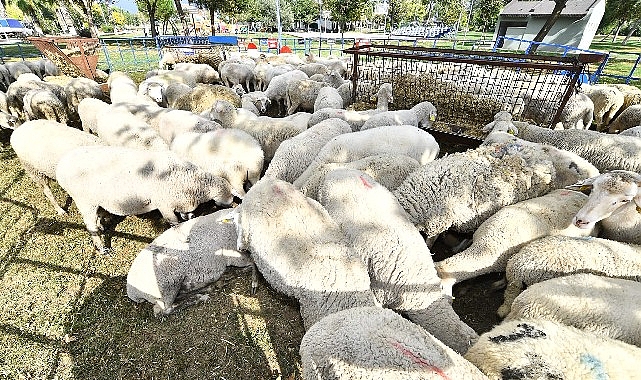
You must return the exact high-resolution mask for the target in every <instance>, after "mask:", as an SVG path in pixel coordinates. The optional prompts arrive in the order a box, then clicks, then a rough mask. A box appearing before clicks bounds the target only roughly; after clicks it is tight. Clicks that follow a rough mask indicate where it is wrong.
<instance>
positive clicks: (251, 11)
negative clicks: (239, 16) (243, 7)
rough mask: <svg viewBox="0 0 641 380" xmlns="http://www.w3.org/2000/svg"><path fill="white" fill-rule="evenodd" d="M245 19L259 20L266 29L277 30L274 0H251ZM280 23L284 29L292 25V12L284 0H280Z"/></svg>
mask: <svg viewBox="0 0 641 380" xmlns="http://www.w3.org/2000/svg"><path fill="white" fill-rule="evenodd" d="M246 21H250V22H260V23H262V25H263V27H264V28H265V29H266V30H272V31H275V30H277V28H278V23H277V21H276V0H253V1H252V2H251V3H250V4H249V7H248V11H247V19H246ZM280 23H281V25H282V27H283V29H284V30H287V29H290V28H292V27H293V25H294V13H293V12H292V8H291V7H290V5H289V3H288V2H287V1H284V0H281V1H280Z"/></svg>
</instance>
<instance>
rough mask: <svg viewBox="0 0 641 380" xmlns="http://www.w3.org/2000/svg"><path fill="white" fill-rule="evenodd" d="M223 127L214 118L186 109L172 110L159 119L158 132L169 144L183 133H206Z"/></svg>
mask: <svg viewBox="0 0 641 380" xmlns="http://www.w3.org/2000/svg"><path fill="white" fill-rule="evenodd" d="M221 128H222V126H221V125H220V124H218V123H217V122H215V121H213V120H210V119H208V118H206V117H204V116H200V115H196V114H195V113H193V112H190V111H184V110H170V111H169V112H165V113H163V114H162V115H160V117H159V119H158V134H159V135H160V137H161V138H162V139H163V140H165V141H166V142H167V144H171V142H172V141H173V140H174V138H176V136H178V135H180V134H182V133H186V132H199V133H205V132H210V131H215V130H217V129H221Z"/></svg>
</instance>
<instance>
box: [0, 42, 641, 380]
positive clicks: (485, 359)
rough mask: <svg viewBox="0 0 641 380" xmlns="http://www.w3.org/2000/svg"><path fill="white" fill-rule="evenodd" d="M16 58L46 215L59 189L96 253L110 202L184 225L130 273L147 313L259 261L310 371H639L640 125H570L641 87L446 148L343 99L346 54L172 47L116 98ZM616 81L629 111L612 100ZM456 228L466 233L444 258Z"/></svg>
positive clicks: (603, 120)
mask: <svg viewBox="0 0 641 380" xmlns="http://www.w3.org/2000/svg"><path fill="white" fill-rule="evenodd" d="M23 66H24V67H23ZM23 66H20V65H9V64H7V65H4V67H2V68H1V69H0V74H2V80H1V81H0V82H1V83H0V86H1V87H3V90H4V91H3V92H2V93H1V95H2V96H0V124H1V125H2V126H3V127H5V128H11V129H13V132H12V135H11V146H12V147H13V149H14V151H15V153H16V155H17V157H18V158H19V160H20V162H21V164H22V165H23V167H24V170H25V172H26V173H27V174H28V175H29V176H30V177H31V178H32V179H33V180H34V181H35V182H36V183H38V184H39V185H41V186H42V188H43V191H44V194H45V195H46V197H47V198H48V200H49V201H50V202H51V204H52V206H53V207H54V209H55V210H56V211H57V212H58V213H59V214H64V213H65V210H64V209H63V208H62V207H61V206H60V205H59V204H58V202H57V200H56V199H55V198H54V196H53V194H52V193H51V190H50V188H49V181H51V180H55V181H57V182H58V184H59V185H60V186H61V187H62V188H63V189H64V190H65V191H66V192H67V193H68V194H69V195H70V196H71V197H72V199H73V201H74V203H75V204H76V206H77V208H78V210H79V211H80V213H81V215H82V218H83V220H84V223H85V225H86V227H87V230H88V231H89V234H90V236H91V239H92V242H93V244H94V246H95V248H96V249H97V250H99V251H100V252H102V253H105V254H107V253H109V252H110V245H109V239H107V238H106V237H105V234H108V233H109V232H110V229H112V228H113V227H114V226H113V223H112V221H111V219H110V218H109V216H110V215H111V216H116V219H118V218H123V217H125V216H127V215H138V214H142V213H147V212H150V211H154V210H157V211H159V212H160V214H161V215H162V218H163V219H164V220H166V221H167V222H168V223H169V224H171V226H172V227H171V228H169V229H168V230H166V231H165V232H164V233H162V234H161V235H160V236H158V237H157V238H156V239H155V240H154V241H153V242H152V243H151V244H149V245H148V246H147V247H146V248H145V249H143V250H142V251H141V252H140V253H139V254H138V256H137V257H136V258H135V260H134V261H133V262H132V264H131V268H130V270H129V274H128V276H127V295H128V296H129V298H131V299H132V300H133V301H135V302H144V301H148V302H150V303H151V304H153V305H154V306H153V308H154V312H155V313H156V314H160V315H162V314H169V313H172V312H175V311H177V310H179V309H181V308H182V306H184V305H185V304H186V303H189V302H193V297H194V294H196V297H197V296H198V294H197V291H198V289H201V288H203V287H205V286H206V285H208V284H210V283H211V282H213V281H215V280H217V279H218V278H219V277H220V276H221V275H222V273H223V272H224V271H225V268H227V267H228V266H239V267H252V268H254V269H255V270H257V271H258V272H260V273H261V275H262V276H263V277H264V279H265V280H266V281H267V282H268V283H269V284H270V285H271V286H272V287H273V288H274V289H276V290H277V291H279V292H282V293H284V294H286V295H288V296H290V297H293V298H295V299H296V300H297V301H298V302H299V304H300V312H301V316H302V319H303V322H304V325H305V329H306V334H305V336H304V338H303V340H302V342H301V346H300V355H301V359H302V368H303V377H304V378H305V379H338V378H385V379H390V378H398V379H427V378H470V379H472V378H479V379H484V378H496V379H499V378H527V379H538V378H599V379H601V378H603V379H605V378H626V379H627V378H633V377H634V376H638V375H637V374H638V363H639V362H640V361H641V338H640V337H641V327H640V326H641V304H640V303H639V298H640V295H641V285H640V284H639V283H638V282H639V281H641V233H640V232H641V211H639V210H641V174H638V173H641V138H639V137H636V135H634V134H628V135H625V134H623V133H621V134H613V133H602V132H598V131H593V130H587V129H585V128H576V127H577V126H578V123H579V120H581V121H580V123H581V124H583V127H586V126H588V125H590V124H591V123H592V121H591V119H590V122H587V121H585V122H584V121H583V120H587V119H584V118H583V116H584V114H581V115H580V116H578V115H579V113H576V112H574V111H573V107H574V108H577V109H578V108H580V107H578V106H577V104H583V105H585V104H589V105H591V112H593V114H592V117H593V118H594V120H595V121H596V124H597V126H598V127H599V128H600V129H602V130H603V129H604V128H605V126H608V127H609V129H610V131H611V132H615V131H619V130H626V131H630V130H634V129H635V128H631V129H630V128H628V127H631V126H633V125H634V126H636V125H639V127H637V128H638V129H640V130H641V120H639V114H640V112H639V107H641V105H640V103H641V101H640V100H641V99H639V98H633V97H632V95H630V96H629V97H628V95H627V94H628V93H633V92H634V91H633V90H631V89H627V90H625V88H623V87H621V88H618V89H617V87H616V86H609V85H608V86H605V85H597V86H587V85H584V86H582V88H581V90H580V92H579V93H578V94H577V95H576V99H573V100H572V101H571V102H570V103H569V105H568V107H567V110H568V111H567V112H565V115H566V116H565V117H566V119H568V120H569V119H571V117H572V118H574V120H575V121H576V122H575V123H574V124H567V125H565V127H566V128H567V129H561V128H559V129H558V130H555V129H549V128H543V127H539V126H536V125H533V124H529V123H527V122H519V121H515V120H512V115H511V114H510V113H508V112H504V111H503V112H499V113H498V114H497V115H496V116H495V120H494V121H492V122H491V123H489V124H488V125H487V126H486V132H487V137H486V138H485V140H484V142H483V144H481V146H480V147H478V148H476V149H469V150H467V151H464V152H458V153H452V154H447V155H442V154H441V152H440V147H439V143H438V142H437V141H436V140H435V139H434V137H433V136H432V135H430V134H429V133H428V132H427V131H426V130H425V128H426V127H429V126H430V125H431V123H432V122H434V121H435V120H436V118H437V110H436V108H435V107H434V106H433V105H432V103H430V102H429V101H427V100H425V101H423V102H421V103H419V104H417V105H416V106H414V107H412V108H411V109H407V110H396V111H392V110H389V108H388V106H389V104H390V103H391V102H393V99H394V96H393V94H392V86H391V85H390V84H383V85H381V86H380V88H379V89H378V93H377V106H376V108H374V109H370V110H365V111H354V110H349V109H347V108H348V106H349V105H350V104H349V103H350V99H351V93H352V87H351V86H352V83H351V81H349V80H346V79H345V77H346V76H347V73H348V66H347V63H346V61H345V60H343V59H342V58H328V59H321V58H315V57H312V56H309V57H307V59H306V60H303V59H301V58H300V57H298V56H296V55H294V54H280V55H271V54H267V55H265V54H263V55H248V54H232V55H230V56H228V57H226V59H225V60H224V61H223V62H221V63H220V64H219V65H218V67H212V66H209V65H204V64H193V63H177V62H173V61H172V60H171V57H169V56H168V57H166V58H165V59H163V60H162V61H161V62H160V68H159V69H158V70H153V71H150V72H149V73H148V75H147V78H146V79H145V80H144V81H143V82H142V83H140V84H139V85H136V84H135V83H134V81H133V80H132V79H131V78H130V77H129V76H128V75H127V74H126V73H123V72H112V73H110V74H109V75H108V79H107V85H108V89H109V91H108V95H106V94H105V93H104V92H103V91H102V88H101V86H100V85H99V84H98V83H96V82H94V81H91V80H88V79H85V78H68V77H63V76H60V75H58V72H57V70H56V69H55V66H53V67H52V65H51V64H50V62H48V61H46V60H41V61H38V62H37V63H33V62H32V63H29V64H26V63H24V64H23ZM25 68H26V69H25ZM27 69H28V71H26V70H27ZM5 74H6V75H5ZM606 89H607V90H606ZM609 89H617V90H616V91H618V94H616V96H617V97H619V94H620V97H619V98H618V99H619V100H621V102H620V103H621V104H620V105H619V108H618V109H617V110H616V111H613V108H610V109H609V110H608V111H605V112H603V113H601V110H602V108H601V105H602V103H604V101H603V99H605V98H598V96H597V93H599V91H601V92H607V91H609ZM624 90H625V91H624ZM626 91H627V92H626ZM583 94H585V96H583ZM596 99H600V100H596ZM608 99H609V98H608ZM634 99H637V100H634ZM635 102H636V104H635ZM617 104H618V103H617ZM623 104H625V107H626V108H625V109H624V110H621V108H622V107H623ZM588 108H590V107H588ZM619 110H621V112H620V114H619V115H618V116H616V115H617V111H619ZM573 112H574V113H573ZM266 114H272V115H273V114H277V115H278V117H270V116H266ZM629 114H631V115H632V116H630V115H629ZM568 115H570V116H571V117H570V116H568ZM635 115H636V116H635ZM618 120H621V121H620V122H619V121H618ZM635 123H636V124H635ZM586 190H591V191H590V195H589V196H588V195H585V194H583V191H586ZM214 211H215V212H214ZM444 233H458V234H468V233H469V234H471V233H473V237H472V239H471V240H470V241H461V244H458V245H457V247H453V249H452V250H453V255H452V256H451V257H449V258H446V259H444V260H442V261H439V262H434V261H433V260H432V255H431V252H430V248H431V246H432V244H433V243H434V241H435V240H436V239H437V238H438V237H439V236H441V235H442V234H444ZM490 272H506V278H507V288H506V291H505V300H504V303H503V305H502V306H501V308H500V309H499V310H498V311H497V312H498V313H499V315H500V316H501V317H504V318H505V321H504V322H503V323H501V324H499V325H497V326H496V327H495V328H494V329H492V330H491V331H490V332H487V333H485V334H482V335H481V336H479V335H478V334H477V333H476V332H475V331H474V330H473V329H472V328H470V327H469V326H468V325H467V324H465V323H464V322H463V321H462V320H461V319H460V318H459V316H458V315H457V314H456V312H455V311H454V310H453V308H452V306H451V302H452V298H451V296H452V286H453V285H454V284H456V283H458V282H460V281H463V280H467V279H471V278H474V277H477V276H480V275H482V274H485V273H490ZM254 273H256V272H254ZM252 286H257V282H256V281H254V282H253V284H252ZM526 287H527V288H526ZM196 299H197V298H196Z"/></svg>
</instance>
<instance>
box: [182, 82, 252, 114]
mask: <svg viewBox="0 0 641 380" xmlns="http://www.w3.org/2000/svg"><path fill="white" fill-rule="evenodd" d="M218 100H226V101H228V102H230V103H231V104H233V105H234V107H240V106H241V100H240V96H239V95H238V94H237V93H236V92H235V91H234V90H232V89H231V88H229V87H225V86H222V85H218V84H198V85H196V86H195V87H194V89H193V90H192V91H191V92H189V93H187V94H185V95H183V96H181V97H180V98H178V99H177V100H176V101H175V102H174V108H176V109H180V110H186V111H191V112H193V113H196V114H202V113H203V112H207V111H209V110H210V109H211V107H213V105H214V103H216V101H218Z"/></svg>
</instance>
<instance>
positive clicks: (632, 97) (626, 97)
mask: <svg viewBox="0 0 641 380" xmlns="http://www.w3.org/2000/svg"><path fill="white" fill-rule="evenodd" d="M608 86H611V87H614V88H616V89H617V90H619V91H621V92H622V93H623V105H622V106H621V108H619V112H618V113H617V114H616V115H615V116H614V118H615V119H616V118H617V117H618V115H620V114H621V112H623V111H625V109H626V108H628V107H630V106H631V105H633V104H641V89H640V88H638V87H635V86H632V85H629V84H623V83H610V84H608Z"/></svg>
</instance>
